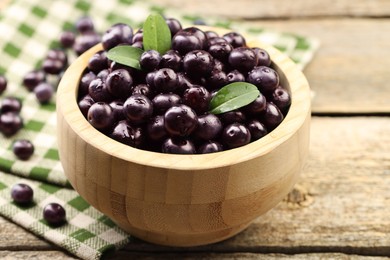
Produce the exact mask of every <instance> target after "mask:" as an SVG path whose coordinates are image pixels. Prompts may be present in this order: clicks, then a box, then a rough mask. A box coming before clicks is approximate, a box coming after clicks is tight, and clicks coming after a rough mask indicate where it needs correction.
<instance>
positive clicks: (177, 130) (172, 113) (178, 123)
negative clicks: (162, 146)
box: [164, 105, 198, 136]
mask: <svg viewBox="0 0 390 260" xmlns="http://www.w3.org/2000/svg"><path fill="white" fill-rule="evenodd" d="M164 121H165V129H166V130H167V132H168V133H169V134H171V135H174V136H188V135H190V134H191V133H192V132H193V131H194V130H195V128H196V126H197V124H198V116H197V115H196V113H195V111H194V110H193V109H192V108H191V107H189V106H186V105H176V106H173V107H171V108H169V109H168V110H167V111H166V112H165V114H164Z"/></svg>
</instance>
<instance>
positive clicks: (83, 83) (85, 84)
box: [79, 71, 97, 96]
mask: <svg viewBox="0 0 390 260" xmlns="http://www.w3.org/2000/svg"><path fill="white" fill-rule="evenodd" d="M96 77H97V76H96V74H95V73H93V72H92V71H90V72H88V73H85V74H84V75H83V76H82V77H81V80H80V84H79V96H85V95H86V94H88V88H89V84H91V81H92V80H94V79H96Z"/></svg>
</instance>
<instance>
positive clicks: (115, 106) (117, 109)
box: [109, 100, 125, 122]
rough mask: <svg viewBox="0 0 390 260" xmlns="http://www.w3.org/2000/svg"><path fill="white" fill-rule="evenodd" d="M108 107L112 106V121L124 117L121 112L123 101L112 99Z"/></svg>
mask: <svg viewBox="0 0 390 260" xmlns="http://www.w3.org/2000/svg"><path fill="white" fill-rule="evenodd" d="M109 105H110V107H111V108H112V112H113V114H114V121H115V122H118V121H121V120H124V119H125V115H124V113H123V101H121V100H113V101H111V102H110V104H109Z"/></svg>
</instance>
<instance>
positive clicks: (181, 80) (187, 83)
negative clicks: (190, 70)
mask: <svg viewBox="0 0 390 260" xmlns="http://www.w3.org/2000/svg"><path fill="white" fill-rule="evenodd" d="M177 77H178V87H177V89H176V92H178V93H179V94H182V93H183V92H184V91H185V90H186V89H189V88H191V87H193V86H195V85H194V83H193V82H192V81H191V80H190V79H189V78H188V77H187V76H186V75H185V74H184V73H182V72H179V73H177Z"/></svg>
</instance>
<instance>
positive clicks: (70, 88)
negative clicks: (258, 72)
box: [56, 26, 311, 170]
mask: <svg viewBox="0 0 390 260" xmlns="http://www.w3.org/2000/svg"><path fill="white" fill-rule="evenodd" d="M197 27H200V26H197ZM202 29H203V30H214V31H217V32H218V34H220V35H221V34H223V33H226V32H230V31H231V30H227V29H223V28H215V27H205V26H202ZM246 39H247V45H248V46H251V47H260V48H263V49H265V50H267V52H268V53H269V54H270V57H271V60H272V62H273V66H274V67H275V68H276V69H277V70H280V71H282V72H283V74H284V77H285V79H286V82H287V83H288V85H289V88H290V93H291V100H292V102H291V106H290V109H289V111H288V113H287V115H286V117H285V118H284V120H283V121H282V122H281V124H280V125H279V126H278V127H276V128H275V129H274V130H272V131H271V132H269V133H268V134H267V135H266V136H264V137H262V138H260V139H259V140H256V141H254V142H251V143H249V144H247V145H245V146H241V147H238V148H234V149H230V150H226V151H221V152H217V153H209V154H185V155H183V154H165V153H158V152H152V151H146V150H141V149H138V148H134V147H131V146H128V145H125V144H122V143H120V142H117V141H115V140H113V139H112V138H110V137H108V136H106V135H104V134H103V133H101V132H99V131H98V130H96V129H95V128H94V127H93V126H92V125H90V124H89V123H88V121H87V120H86V119H85V118H84V116H83V114H82V113H81V111H80V109H79V107H78V102H77V90H78V85H79V80H80V78H81V75H82V72H83V71H84V69H85V68H86V66H87V63H88V60H89V57H91V56H92V55H93V54H95V53H96V52H98V51H100V50H102V49H103V47H102V44H97V45H95V46H94V47H92V48H91V49H89V50H88V51H86V52H85V53H83V54H82V55H81V56H79V57H78V58H77V59H76V60H75V61H74V62H73V63H72V64H71V65H70V66H69V67H68V69H67V70H66V71H65V73H64V75H63V77H62V79H61V81H60V83H59V86H58V89H57V108H56V110H57V118H59V117H60V115H62V116H63V118H64V120H65V121H66V122H67V123H68V125H69V126H70V127H71V129H72V130H73V131H74V132H75V133H77V135H78V136H79V137H80V138H82V139H83V140H84V141H85V142H86V143H88V144H89V145H92V146H93V147H95V148H96V149H98V150H101V151H103V152H105V153H107V154H109V155H111V156H114V157H116V158H119V159H122V160H125V161H130V162H132V163H136V164H139V165H145V166H151V167H158V168H166V169H173V170H204V169H213V168H220V167H226V166H230V165H234V164H238V163H242V162H245V161H248V160H251V159H254V158H256V157H259V156H263V155H265V154H267V153H269V152H270V151H272V150H273V149H275V148H276V147H278V146H279V145H281V144H282V143H283V142H285V141H286V140H288V139H289V138H290V137H291V136H292V135H293V134H294V133H296V132H297V131H298V130H299V129H300V128H301V126H302V125H303V124H304V122H305V120H306V118H307V117H308V116H310V106H311V97H310V88H309V84H308V82H307V80H306V78H305V76H304V75H303V73H302V72H301V71H300V70H299V68H298V66H297V65H296V64H294V62H293V61H292V60H291V59H290V58H289V57H287V56H286V55H284V54H283V53H281V52H280V51H279V50H277V49H276V48H274V47H272V46H269V45H266V44H264V43H261V42H259V41H256V40H251V39H250V37H246ZM80 68H82V69H80ZM75 79H77V80H75ZM57 131H61V129H58V130H57Z"/></svg>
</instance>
